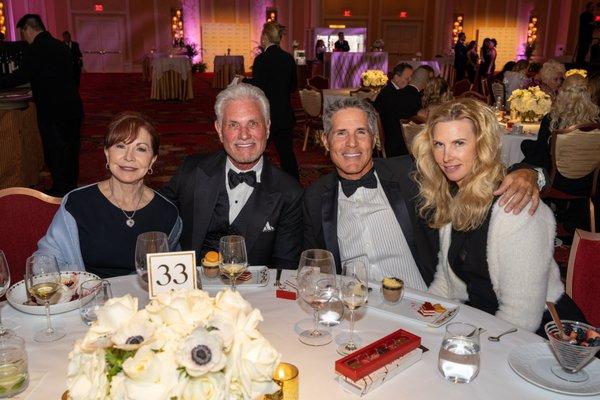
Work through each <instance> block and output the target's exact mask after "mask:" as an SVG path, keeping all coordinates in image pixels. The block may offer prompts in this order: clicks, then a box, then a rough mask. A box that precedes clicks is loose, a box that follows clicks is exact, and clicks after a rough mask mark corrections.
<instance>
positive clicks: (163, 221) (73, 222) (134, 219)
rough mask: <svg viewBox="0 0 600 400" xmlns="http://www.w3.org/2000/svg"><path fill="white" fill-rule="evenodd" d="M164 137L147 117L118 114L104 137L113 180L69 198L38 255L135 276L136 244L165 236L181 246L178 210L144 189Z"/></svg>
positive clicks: (66, 264)
mask: <svg viewBox="0 0 600 400" xmlns="http://www.w3.org/2000/svg"><path fill="white" fill-rule="evenodd" d="M158 147H159V136H158V132H157V131H156V128H155V127H154V125H152V123H150V122H149V121H148V120H147V119H146V118H145V117H144V116H142V115H141V114H138V113H134V112H124V113H122V114H119V115H117V116H116V117H115V118H114V119H113V120H112V121H111V122H110V124H109V126H108V131H107V133H106V136H105V138H104V155H105V156H106V169H107V170H108V171H109V173H110V178H108V179H107V180H105V181H102V182H98V183H94V184H92V185H89V186H85V187H81V188H79V189H76V190H73V191H72V192H70V193H68V194H67V195H66V196H65V197H64V198H63V200H62V203H61V205H60V208H59V210H58V212H57V213H56V215H55V216H54V219H53V220H52V223H51V225H50V227H49V228H48V233H47V234H46V236H44V237H43V238H42V239H41V240H40V241H39V243H38V250H37V253H38V254H52V255H54V256H55V257H56V259H57V261H58V263H59V264H60V265H61V267H62V268H63V269H67V270H71V269H84V268H85V270H86V271H89V272H92V273H94V274H96V275H98V276H100V277H102V278H106V277H112V276H119V275H127V274H130V273H132V272H134V271H135V269H134V265H135V245H136V240H137V237H138V235H140V234H142V233H144V232H150V231H158V232H164V233H165V234H166V235H167V236H168V240H169V248H170V249H173V250H174V249H176V248H177V247H178V240H179V235H180V234H181V219H180V218H179V215H178V213H177V208H176V207H175V206H174V205H173V204H172V203H171V202H170V201H168V200H167V199H165V198H164V197H163V196H161V195H160V194H158V193H157V192H155V191H154V190H152V189H150V188H149V187H147V186H146V185H145V184H144V177H145V176H146V174H152V173H153V169H152V167H153V166H154V163H155V162H156V159H157V157H158Z"/></svg>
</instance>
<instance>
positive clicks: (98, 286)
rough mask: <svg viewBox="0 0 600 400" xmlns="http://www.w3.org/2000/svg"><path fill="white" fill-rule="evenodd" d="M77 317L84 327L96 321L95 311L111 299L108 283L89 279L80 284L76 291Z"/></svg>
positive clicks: (102, 280)
mask: <svg viewBox="0 0 600 400" xmlns="http://www.w3.org/2000/svg"><path fill="white" fill-rule="evenodd" d="M78 294H79V315H80V316H81V320H82V321H83V323H84V324H86V325H88V326H89V325H91V324H92V322H94V321H96V320H97V319H98V317H97V316H96V311H97V310H98V309H99V308H100V307H102V306H103V305H104V304H105V303H106V302H107V301H108V300H109V299H111V298H112V290H111V288H110V282H109V281H107V280H104V279H90V280H87V281H85V282H82V283H81V285H79V289H78Z"/></svg>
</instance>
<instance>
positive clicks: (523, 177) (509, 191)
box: [494, 168, 540, 215]
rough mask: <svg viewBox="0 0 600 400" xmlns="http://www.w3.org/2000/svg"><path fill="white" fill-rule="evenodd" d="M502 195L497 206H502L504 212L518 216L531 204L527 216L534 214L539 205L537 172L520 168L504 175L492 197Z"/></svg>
mask: <svg viewBox="0 0 600 400" xmlns="http://www.w3.org/2000/svg"><path fill="white" fill-rule="evenodd" d="M499 195H502V197H501V198H500V202H499V203H498V205H500V206H504V205H505V204H506V207H504V211H505V212H507V213H508V212H511V211H512V212H513V213H514V214H519V213H520V212H521V211H523V208H525V206H526V205H527V204H528V203H529V202H531V207H529V214H530V215H533V214H535V211H536V210H537V208H538V206H539V204H540V190H539V188H538V185H537V171H535V170H532V169H528V168H522V169H518V170H516V171H513V172H511V173H510V174H508V175H506V177H505V178H504V180H503V181H502V184H501V185H500V187H499V188H498V189H496V191H495V192H494V196H499Z"/></svg>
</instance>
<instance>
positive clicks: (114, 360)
mask: <svg viewBox="0 0 600 400" xmlns="http://www.w3.org/2000/svg"><path fill="white" fill-rule="evenodd" d="M136 352H137V350H121V349H114V348H110V349H107V350H106V355H105V356H104V359H105V360H106V376H107V378H108V381H109V382H110V381H111V380H112V378H113V376H115V375H117V374H118V373H119V372H121V371H122V370H123V363H124V362H125V360H127V359H128V358H130V357H133V356H134V355H135V353H136Z"/></svg>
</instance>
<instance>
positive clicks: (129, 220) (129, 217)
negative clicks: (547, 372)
mask: <svg viewBox="0 0 600 400" xmlns="http://www.w3.org/2000/svg"><path fill="white" fill-rule="evenodd" d="M108 186H109V187H110V194H111V196H113V198H114V199H115V202H116V203H117V207H119V210H121V212H122V213H123V214H125V217H126V218H127V220H126V221H125V225H127V226H128V227H130V228H133V225H135V220H134V219H133V217H134V216H135V213H136V212H137V210H138V207H139V206H140V203H141V202H142V197H144V188H143V187H142V194H141V195H140V198H139V199H138V202H137V205H136V206H135V210H133V213H132V214H131V215H128V214H127V213H126V212H125V210H123V208H121V204H119V200H117V196H115V193H114V192H113V188H112V184H111V181H110V180H109V181H108Z"/></svg>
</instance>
